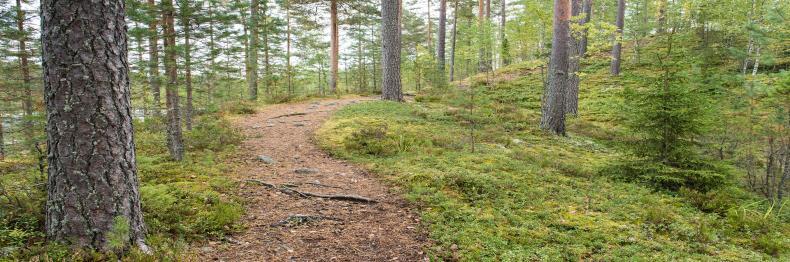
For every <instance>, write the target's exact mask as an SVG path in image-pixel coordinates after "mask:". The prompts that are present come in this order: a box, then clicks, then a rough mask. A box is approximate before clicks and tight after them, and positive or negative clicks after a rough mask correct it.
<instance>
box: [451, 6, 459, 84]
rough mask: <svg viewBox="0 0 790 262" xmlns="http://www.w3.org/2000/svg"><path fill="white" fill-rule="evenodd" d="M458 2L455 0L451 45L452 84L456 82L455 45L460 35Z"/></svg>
mask: <svg viewBox="0 0 790 262" xmlns="http://www.w3.org/2000/svg"><path fill="white" fill-rule="evenodd" d="M458 1H459V0H455V4H454V6H453V39H452V40H451V41H452V43H450V49H451V50H450V82H452V81H453V80H455V44H456V37H457V35H458Z"/></svg>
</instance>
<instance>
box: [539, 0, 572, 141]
mask: <svg viewBox="0 0 790 262" xmlns="http://www.w3.org/2000/svg"><path fill="white" fill-rule="evenodd" d="M570 17H571V2H570V0H554V20H553V24H554V37H553V39H552V45H551V63H550V64H549V74H550V77H549V85H548V88H547V89H546V90H545V94H544V95H543V99H544V101H543V108H542V110H541V118H540V128H541V129H543V130H546V131H549V132H551V133H553V134H557V135H565V94H566V90H567V86H568V77H567V76H568V49H569V47H570V46H569V42H570V30H569V20H570Z"/></svg>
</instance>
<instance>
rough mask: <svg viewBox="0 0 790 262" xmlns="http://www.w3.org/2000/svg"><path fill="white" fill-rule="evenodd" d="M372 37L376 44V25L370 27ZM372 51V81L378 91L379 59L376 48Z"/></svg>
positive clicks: (372, 42) (373, 42) (372, 41)
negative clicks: (377, 66) (377, 65)
mask: <svg viewBox="0 0 790 262" xmlns="http://www.w3.org/2000/svg"><path fill="white" fill-rule="evenodd" d="M399 19H400V18H399ZM398 24H400V23H398ZM370 38H371V39H372V40H371V45H374V44H375V43H376V32H375V29H374V27H370ZM370 53H371V55H370V58H371V61H370V62H371V63H370V64H371V66H372V67H373V72H372V74H373V81H372V82H373V90H374V91H378V90H379V84H378V82H379V76H378V68H376V64H377V63H378V62H379V61H376V60H377V59H376V58H377V56H376V55H377V54H376V51H375V50H371V52H370Z"/></svg>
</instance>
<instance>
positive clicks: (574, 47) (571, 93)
mask: <svg viewBox="0 0 790 262" xmlns="http://www.w3.org/2000/svg"><path fill="white" fill-rule="evenodd" d="M581 2H582V0H571V17H577V16H578V15H579V14H581V7H582V3H581ZM579 23H581V21H579ZM580 39H581V33H580V32H574V31H573V30H571V38H570V50H568V51H569V52H568V56H569V57H568V90H567V91H568V92H567V93H566V95H565V114H568V115H572V116H576V115H577V114H578V113H579V74H578V72H579V62H580V60H581V57H580V46H581V43H580Z"/></svg>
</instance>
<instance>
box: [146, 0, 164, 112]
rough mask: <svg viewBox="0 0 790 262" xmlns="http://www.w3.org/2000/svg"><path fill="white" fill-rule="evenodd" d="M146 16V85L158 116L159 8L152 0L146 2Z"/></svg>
mask: <svg viewBox="0 0 790 262" xmlns="http://www.w3.org/2000/svg"><path fill="white" fill-rule="evenodd" d="M148 8H149V9H148V12H149V13H148V15H149V17H150V19H151V22H150V23H149V24H148V49H149V50H148V60H149V61H148V66H149V72H148V73H149V75H148V84H149V85H151V94H152V95H153V96H154V101H153V107H154V108H153V111H154V115H155V116H158V115H160V113H161V112H160V110H161V106H162V104H161V101H162V98H161V95H160V92H161V87H160V86H161V85H160V82H159V29H158V26H159V20H158V19H157V18H159V6H157V5H156V2H155V1H154V0H148Z"/></svg>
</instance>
